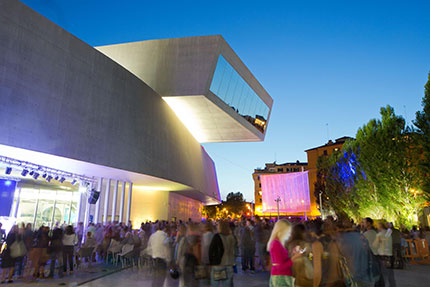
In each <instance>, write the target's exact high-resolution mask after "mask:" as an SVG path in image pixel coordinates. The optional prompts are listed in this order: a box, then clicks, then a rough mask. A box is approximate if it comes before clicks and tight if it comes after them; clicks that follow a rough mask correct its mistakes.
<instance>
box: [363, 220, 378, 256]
mask: <svg viewBox="0 0 430 287" xmlns="http://www.w3.org/2000/svg"><path fill="white" fill-rule="evenodd" d="M361 225H362V227H363V229H364V233H363V235H364V237H366V239H367V241H368V242H369V246H370V249H371V250H372V252H373V254H375V255H377V250H376V248H375V246H374V245H373V243H374V242H375V239H376V230H375V228H374V226H373V219H372V218H370V217H366V218H364V219H363V221H362V224H361Z"/></svg>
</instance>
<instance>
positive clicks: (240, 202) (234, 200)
mask: <svg viewBox="0 0 430 287" xmlns="http://www.w3.org/2000/svg"><path fill="white" fill-rule="evenodd" d="M223 207H224V208H226V209H227V210H228V211H229V212H230V213H235V214H242V213H243V212H244V210H245V208H246V201H245V199H244V198H243V194H242V193H241V192H230V193H229V194H227V198H226V201H225V202H223Z"/></svg>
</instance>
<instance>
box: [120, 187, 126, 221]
mask: <svg viewBox="0 0 430 287" xmlns="http://www.w3.org/2000/svg"><path fill="white" fill-rule="evenodd" d="M124 200H125V181H123V182H122V187H121V199H120V202H119V222H123V221H122V220H123V217H122V215H123V214H124Z"/></svg>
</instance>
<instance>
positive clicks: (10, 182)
mask: <svg viewBox="0 0 430 287" xmlns="http://www.w3.org/2000/svg"><path fill="white" fill-rule="evenodd" d="M11 184H12V181H10V180H6V181H5V182H4V185H6V186H10V185H11Z"/></svg>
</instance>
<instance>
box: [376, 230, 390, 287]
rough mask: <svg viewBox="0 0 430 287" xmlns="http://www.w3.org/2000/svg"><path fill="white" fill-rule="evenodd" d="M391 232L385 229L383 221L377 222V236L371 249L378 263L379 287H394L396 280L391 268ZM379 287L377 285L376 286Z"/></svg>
mask: <svg viewBox="0 0 430 287" xmlns="http://www.w3.org/2000/svg"><path fill="white" fill-rule="evenodd" d="M391 233H392V232H391V230H388V229H387V224H386V222H385V221H380V222H378V234H376V238H375V241H374V242H373V248H374V249H375V250H376V255H377V257H378V259H379V262H380V267H381V279H380V281H379V283H380V284H381V285H380V286H386V287H388V286H389V287H393V286H394V287H395V286H396V280H395V279H394V272H393V269H392V268H391V262H392V256H393V240H392V237H391ZM378 286H379V285H378Z"/></svg>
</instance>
